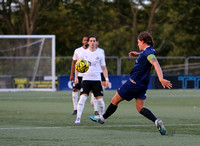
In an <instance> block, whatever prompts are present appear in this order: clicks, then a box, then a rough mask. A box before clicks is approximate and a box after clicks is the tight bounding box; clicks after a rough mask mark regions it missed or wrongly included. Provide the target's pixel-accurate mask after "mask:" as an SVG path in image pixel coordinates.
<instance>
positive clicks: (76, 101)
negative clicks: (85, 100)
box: [72, 91, 78, 110]
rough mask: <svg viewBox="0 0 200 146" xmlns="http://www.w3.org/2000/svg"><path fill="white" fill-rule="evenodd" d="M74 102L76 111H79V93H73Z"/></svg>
mask: <svg viewBox="0 0 200 146" xmlns="http://www.w3.org/2000/svg"><path fill="white" fill-rule="evenodd" d="M72 101H73V106H74V110H77V104H78V92H74V91H73V92H72Z"/></svg>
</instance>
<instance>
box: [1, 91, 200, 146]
mask: <svg viewBox="0 0 200 146" xmlns="http://www.w3.org/2000/svg"><path fill="white" fill-rule="evenodd" d="M114 94H115V91H105V97H104V100H105V104H106V107H107V106H108V105H109V103H110V100H111V98H112V97H113V95H114ZM89 101H90V98H89V99H88V100H87V101H86V105H85V108H84V111H83V115H82V119H81V124H74V121H75V118H76V116H73V115H71V113H72V111H73V106H72V100H71V92H69V91H63V92H10V93H0V145H72V146H73V145H85V146H89V145H94V146H99V145H117V146H125V145H126V146H129V145H136V146H138V145H141V146H142V145H152V146H155V145H166V146H168V145H190V146H191V145H199V144H200V90H149V91H148V92H147V99H146V102H145V106H146V107H147V108H149V109H150V110H151V111H152V112H153V113H154V114H155V115H156V116H157V117H158V118H159V119H162V120H163V122H164V124H165V127H166V129H167V135H166V136H161V135H160V133H159V132H158V130H157V128H156V127H155V126H154V123H152V122H151V121H149V120H147V119H146V118H144V117H143V116H141V115H140V114H139V113H138V112H137V110H136V108H135V103H134V100H132V101H130V102H127V101H124V102H121V103H120V104H119V107H118V109H117V111H116V112H115V113H114V115H112V116H111V117H110V118H109V119H108V120H107V122H106V123H105V124H103V125H101V124H98V123H94V122H92V121H91V120H90V119H89V116H90V115H93V113H94V111H93V107H92V106H91V105H90V102H89Z"/></svg>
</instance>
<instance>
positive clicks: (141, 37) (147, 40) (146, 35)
mask: <svg viewBox="0 0 200 146" xmlns="http://www.w3.org/2000/svg"><path fill="white" fill-rule="evenodd" d="M138 40H140V41H144V42H145V43H147V44H148V45H150V46H154V41H153V37H152V36H151V34H150V33H149V32H147V31H144V32H141V33H140V34H139V35H138Z"/></svg>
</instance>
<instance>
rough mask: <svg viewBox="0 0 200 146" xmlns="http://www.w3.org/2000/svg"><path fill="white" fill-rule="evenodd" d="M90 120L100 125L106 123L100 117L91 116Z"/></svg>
mask: <svg viewBox="0 0 200 146" xmlns="http://www.w3.org/2000/svg"><path fill="white" fill-rule="evenodd" d="M90 119H91V120H92V121H94V122H97V123H100V124H104V123H105V121H102V120H101V118H100V116H90Z"/></svg>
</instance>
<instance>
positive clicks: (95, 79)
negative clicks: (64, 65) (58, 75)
mask: <svg viewBox="0 0 200 146" xmlns="http://www.w3.org/2000/svg"><path fill="white" fill-rule="evenodd" d="M96 43H97V37H96V36H94V35H92V36H89V37H88V44H89V48H88V49H87V50H86V51H84V52H83V53H82V54H81V56H80V58H79V59H85V60H87V61H88V62H89V69H88V71H87V72H85V73H84V74H83V79H82V83H81V90H80V91H81V96H80V99H79V102H78V107H77V118H76V121H75V123H80V121H81V116H82V112H83V109H84V106H85V102H86V100H87V97H88V95H89V93H90V91H91V90H92V91H93V94H94V96H95V98H96V99H97V104H98V107H99V114H100V115H103V114H104V110H105V103H104V101H103V88H102V85H101V74H100V73H101V70H100V68H101V69H102V71H103V74H104V76H105V78H106V87H109V80H108V71H107V68H106V63H105V57H104V55H103V54H102V53H101V51H100V49H97V47H96V46H97V45H96ZM75 83H78V71H76V70H75Z"/></svg>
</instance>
